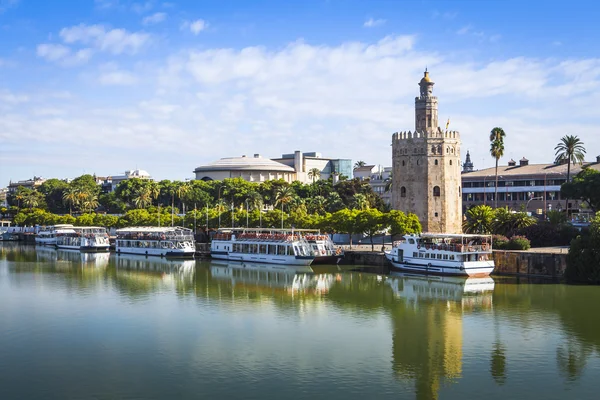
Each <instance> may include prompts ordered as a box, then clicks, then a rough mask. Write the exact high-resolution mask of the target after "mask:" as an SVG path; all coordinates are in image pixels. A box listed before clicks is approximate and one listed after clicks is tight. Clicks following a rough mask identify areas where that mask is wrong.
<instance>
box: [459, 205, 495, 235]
mask: <svg viewBox="0 0 600 400" xmlns="http://www.w3.org/2000/svg"><path fill="white" fill-rule="evenodd" d="M466 217H467V220H466V221H465V222H464V223H463V230H464V231H465V232H466V233H477V234H485V233H490V231H491V230H492V222H493V221H494V210H492V207H490V206H484V205H480V206H475V207H471V208H469V210H468V211H467V214H466Z"/></svg>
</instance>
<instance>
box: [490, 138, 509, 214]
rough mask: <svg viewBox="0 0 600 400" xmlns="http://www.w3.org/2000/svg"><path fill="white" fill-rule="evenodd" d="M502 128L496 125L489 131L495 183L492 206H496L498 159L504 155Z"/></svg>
mask: <svg viewBox="0 0 600 400" xmlns="http://www.w3.org/2000/svg"><path fill="white" fill-rule="evenodd" d="M505 137H506V133H505V132H504V129H502V128H499V127H496V128H494V129H492V131H491V132H490V154H491V155H492V158H494V159H495V160H496V183H495V185H494V189H495V191H494V208H496V207H498V161H499V160H500V158H501V157H502V156H503V155H504V138H505Z"/></svg>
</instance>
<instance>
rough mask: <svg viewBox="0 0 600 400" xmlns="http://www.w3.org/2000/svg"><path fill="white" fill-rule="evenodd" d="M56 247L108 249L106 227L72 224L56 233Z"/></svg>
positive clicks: (81, 249)
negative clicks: (72, 225) (70, 226)
mask: <svg viewBox="0 0 600 400" xmlns="http://www.w3.org/2000/svg"><path fill="white" fill-rule="evenodd" d="M56 247H57V248H59V249H69V250H79V251H108V250H109V249H110V243H109V241H108V233H107V232H106V228H103V227H100V226H74V227H72V228H65V229H63V230H62V232H60V233H57V234H56Z"/></svg>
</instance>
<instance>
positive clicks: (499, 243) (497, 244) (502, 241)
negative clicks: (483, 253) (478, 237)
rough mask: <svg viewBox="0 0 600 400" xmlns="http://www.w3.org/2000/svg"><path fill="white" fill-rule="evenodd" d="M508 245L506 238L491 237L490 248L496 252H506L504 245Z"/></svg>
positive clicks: (501, 236) (500, 236)
mask: <svg viewBox="0 0 600 400" xmlns="http://www.w3.org/2000/svg"><path fill="white" fill-rule="evenodd" d="M507 244H508V238H507V237H506V236H503V235H493V236H492V246H493V248H494V249H497V250H506V245H507Z"/></svg>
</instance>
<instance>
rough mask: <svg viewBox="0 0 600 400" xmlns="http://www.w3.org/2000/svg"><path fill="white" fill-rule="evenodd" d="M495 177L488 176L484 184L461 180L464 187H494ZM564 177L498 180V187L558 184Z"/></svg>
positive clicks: (563, 181)
mask: <svg viewBox="0 0 600 400" xmlns="http://www.w3.org/2000/svg"><path fill="white" fill-rule="evenodd" d="M495 179H496V178H495V177H494V176H490V177H489V179H486V181H485V185H484V181H473V182H468V181H467V182H463V186H464V187H468V188H477V187H484V186H485V187H494V186H495V184H496V182H495ZM566 181H567V180H566V179H548V180H546V181H545V182H544V180H539V179H535V180H534V179H530V180H519V181H501V180H499V181H498V187H510V186H560V185H562V184H563V183H565V182H566Z"/></svg>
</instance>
